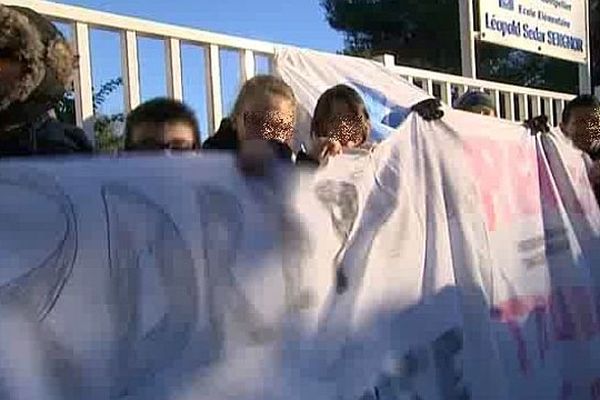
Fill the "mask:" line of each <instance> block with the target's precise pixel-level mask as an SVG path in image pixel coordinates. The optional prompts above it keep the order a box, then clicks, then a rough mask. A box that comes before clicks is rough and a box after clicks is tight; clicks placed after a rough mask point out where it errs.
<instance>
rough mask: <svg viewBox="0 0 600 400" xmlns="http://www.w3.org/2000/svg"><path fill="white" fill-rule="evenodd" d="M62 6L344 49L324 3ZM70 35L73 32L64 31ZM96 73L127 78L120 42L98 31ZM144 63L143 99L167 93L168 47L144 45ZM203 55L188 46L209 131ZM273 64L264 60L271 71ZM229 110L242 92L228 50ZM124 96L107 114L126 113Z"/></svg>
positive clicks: (208, 0) (273, 0) (272, 0)
mask: <svg viewBox="0 0 600 400" xmlns="http://www.w3.org/2000/svg"><path fill="white" fill-rule="evenodd" d="M58 1H59V2H60V3H64V4H70V5H76V6H81V7H86V8H91V9H96V10H102V11H107V12H112V13H116V14H123V15H128V16H134V17H139V18H144V19H149V20H154V21H159V22H165V23H170V24H175V25H184V26H189V27H193V28H198V29H202V30H207V31H212V32H220V33H225V34H230V35H235V36H243V37H248V38H254V39H260V40H265V41H271V42H276V43H282V44H292V45H296V46H301V47H308V48H313V49H318V50H323V51H328V52H335V51H337V50H340V49H342V47H343V36H342V35H341V34H340V33H338V32H336V31H334V30H333V29H331V28H330V27H329V25H328V23H327V21H326V20H325V16H324V12H323V10H322V9H321V7H320V5H319V0H170V1H169V0H58ZM61 29H63V31H66V32H65V33H67V34H68V30H69V29H68V28H67V27H64V26H61ZM90 40H91V46H92V69H93V74H94V85H95V86H98V85H99V84H101V82H105V81H107V80H109V79H112V78H115V77H119V76H121V70H120V68H121V67H120V61H119V57H118V56H116V55H118V54H119V38H118V35H117V34H115V33H112V32H106V31H100V30H96V29H94V30H92V32H91V37H90ZM138 45H139V53H140V54H139V55H140V60H141V66H140V74H141V91H142V93H141V94H142V100H147V99H149V98H152V97H155V96H159V95H164V94H165V93H166V81H165V69H164V63H163V62H162V57H163V54H164V53H163V47H162V43H161V42H160V41H159V40H155V39H146V38H143V39H140V40H139V41H138ZM203 57H204V55H203V50H202V49H201V48H197V47H194V46H187V45H186V46H183V48H182V62H183V73H184V97H185V101H186V102H187V103H189V104H190V105H191V106H192V107H193V108H194V109H195V110H196V112H197V113H198V117H199V119H200V122H201V127H202V128H203V129H202V130H203V133H204V132H206V104H205V101H204V99H205V87H204V62H203ZM266 61H267V60H265V59H261V60H258V68H259V69H260V71H262V72H265V71H266V68H267V62H266ZM221 64H222V81H223V82H222V83H223V103H224V108H225V109H224V111H227V110H226V109H227V108H228V107H229V106H230V105H231V103H232V101H233V99H234V97H235V94H236V92H237V89H238V87H239V79H238V75H239V67H238V63H237V54H236V53H234V52H231V51H222V53H221ZM121 99H122V92H121V91H119V92H115V93H114V94H113V95H112V96H111V98H110V99H109V101H107V103H106V105H105V106H104V107H103V108H104V109H103V111H104V112H117V111H121V109H122V102H121Z"/></svg>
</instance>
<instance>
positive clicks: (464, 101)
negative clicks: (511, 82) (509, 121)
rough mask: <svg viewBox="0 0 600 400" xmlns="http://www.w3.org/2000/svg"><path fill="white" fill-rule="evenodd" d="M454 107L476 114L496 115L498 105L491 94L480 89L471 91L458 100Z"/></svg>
mask: <svg viewBox="0 0 600 400" xmlns="http://www.w3.org/2000/svg"><path fill="white" fill-rule="evenodd" d="M454 108H456V109H458V110H462V111H467V112H471V113H475V114H481V115H487V116H490V117H495V116H496V107H494V101H493V100H492V98H491V96H490V95H489V94H487V93H486V92H481V91H478V90H473V91H469V92H467V93H465V94H463V95H462V96H461V97H459V98H458V100H456V103H455V104H454Z"/></svg>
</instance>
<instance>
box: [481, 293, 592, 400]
mask: <svg viewBox="0 0 600 400" xmlns="http://www.w3.org/2000/svg"><path fill="white" fill-rule="evenodd" d="M594 294H596V295H598V292H595V293H592V290H591V288H589V287H587V286H574V287H563V288H559V289H557V290H554V291H553V292H552V294H551V295H527V296H520V297H516V298H512V299H508V300H506V301H504V302H502V303H500V304H498V305H496V306H494V307H493V308H492V309H491V312H490V315H491V317H492V319H493V320H496V321H498V322H500V323H503V324H506V326H507V328H508V330H509V332H510V334H511V336H512V338H513V339H514V341H515V345H516V347H517V359H518V360H519V367H520V369H521V372H523V373H524V374H528V373H529V371H530V368H531V362H530V360H529V354H528V351H527V342H526V340H525V334H524V327H525V324H526V323H527V320H528V319H530V318H531V319H533V321H534V322H535V327H536V341H537V346H538V355H539V359H540V360H541V361H542V362H543V361H544V360H545V358H546V352H547V350H548V349H549V348H550V339H549V335H548V325H549V322H551V323H552V327H553V330H554V338H555V340H556V341H584V340H590V339H592V338H593V337H595V336H596V335H598V333H600V323H599V322H598V321H599V319H598V313H597V310H596V307H595V304H594V301H595V300H597V299H598V297H595V296H594ZM599 400H600V399H599Z"/></svg>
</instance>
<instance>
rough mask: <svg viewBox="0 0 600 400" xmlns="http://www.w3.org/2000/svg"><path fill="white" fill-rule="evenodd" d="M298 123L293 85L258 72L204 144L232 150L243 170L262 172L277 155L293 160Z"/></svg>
mask: <svg viewBox="0 0 600 400" xmlns="http://www.w3.org/2000/svg"><path fill="white" fill-rule="evenodd" d="M295 123H296V96H295V95H294V92H293V90H292V88H290V87H289V86H288V84H286V83H285V82H284V81H283V80H282V79H281V78H278V77H275V76H270V75H258V76H255V77H254V78H252V79H250V80H248V81H247V82H246V83H244V85H243V86H242V89H241V90H240V93H239V94H238V97H237V99H236V101H235V105H234V107H233V111H232V112H231V115H230V116H229V117H228V118H225V119H223V121H221V126H220V127H219V130H218V131H217V132H216V133H215V134H214V135H213V136H212V137H210V138H208V140H206V141H205V142H204V144H203V145H202V148H203V149H206V150H228V151H233V152H235V153H236V154H237V155H238V162H239V165H240V167H241V169H242V170H243V171H244V172H246V173H248V174H250V175H255V174H256V175H260V174H262V173H264V172H265V169H266V168H267V164H268V162H269V161H271V160H272V159H274V158H275V159H279V160H285V161H287V162H292V160H293V158H294V157H293V152H292V149H291V148H290V143H291V141H292V139H293V136H294V125H295Z"/></svg>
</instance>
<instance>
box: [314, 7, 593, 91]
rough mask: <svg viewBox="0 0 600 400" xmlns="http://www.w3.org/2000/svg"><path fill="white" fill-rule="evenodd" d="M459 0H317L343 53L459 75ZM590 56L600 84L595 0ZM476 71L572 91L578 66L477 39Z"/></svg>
mask: <svg viewBox="0 0 600 400" xmlns="http://www.w3.org/2000/svg"><path fill="white" fill-rule="evenodd" d="M458 4H459V1H457V0H321V6H322V8H323V9H324V11H325V15H326V18H327V21H328V22H329V24H330V26H331V27H332V28H334V29H336V30H338V31H340V32H343V33H344V37H345V49H344V53H345V54H349V55H358V56H363V57H373V56H376V55H379V54H383V53H389V54H393V55H394V56H395V59H396V63H397V64H401V65H407V66H412V67H415V68H425V69H430V70H437V71H442V72H447V73H452V74H460V72H461V65H460V26H459V10H458ZM590 6H591V7H590V10H591V15H590V17H591V24H590V26H591V29H592V32H591V34H592V58H593V64H594V67H593V68H594V74H595V79H596V82H597V84H600V54H599V51H600V0H592V1H591V4H590ZM477 50H478V51H477V54H478V63H477V64H478V76H479V77H480V78H482V79H490V80H495V81H501V82H506V83H511V84H516V85H521V86H531V87H539V88H544V89H549V90H558V91H568V92H575V91H577V89H578V87H577V85H578V83H577V79H578V74H577V65H576V64H573V63H567V62H564V61H560V60H556V59H551V58H548V57H544V56H539V55H536V54H531V53H527V52H523V51H519V50H513V49H509V48H504V47H501V46H494V45H490V44H485V43H480V44H479V46H478V49H477Z"/></svg>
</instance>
